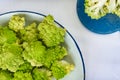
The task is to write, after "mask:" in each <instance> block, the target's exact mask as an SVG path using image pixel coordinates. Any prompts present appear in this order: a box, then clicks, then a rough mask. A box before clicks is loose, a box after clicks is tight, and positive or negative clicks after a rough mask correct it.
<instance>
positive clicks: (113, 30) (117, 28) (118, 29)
mask: <svg viewBox="0 0 120 80" xmlns="http://www.w3.org/2000/svg"><path fill="white" fill-rule="evenodd" d="M80 1H83V2H84V1H85V0H77V4H76V13H77V16H78V19H79V20H80V22H81V23H82V25H83V26H84V27H85V28H86V29H88V30H89V31H91V32H93V33H96V34H101V35H107V34H112V33H115V32H118V31H120V28H119V27H116V28H114V29H110V30H107V31H101V30H96V29H95V28H94V29H92V28H90V27H88V25H86V24H85V23H84V21H83V20H82V19H81V16H80V11H79V9H82V8H81V7H79V6H78V5H80ZM81 5H84V4H81ZM84 14H86V13H84ZM86 15H87V14H86ZM110 15H112V16H113V14H111V13H108V14H107V15H106V16H110ZM106 16H105V17H106ZM114 16H115V15H114ZM85 17H86V16H85ZM88 17H89V16H88ZM101 19H102V20H103V17H102V18H101ZM94 20H95V19H94ZM99 20H100V19H99ZM112 25H113V24H112Z"/></svg>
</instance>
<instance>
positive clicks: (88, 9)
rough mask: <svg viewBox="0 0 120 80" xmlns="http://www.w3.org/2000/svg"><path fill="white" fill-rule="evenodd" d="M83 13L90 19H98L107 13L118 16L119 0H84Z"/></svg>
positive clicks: (119, 14) (119, 9)
mask: <svg viewBox="0 0 120 80" xmlns="http://www.w3.org/2000/svg"><path fill="white" fill-rule="evenodd" d="M84 5H85V13H87V14H88V16H90V17H91V18H92V19H100V18H101V17H103V16H105V15H106V14H107V13H115V14H116V15H118V16H120V0H85V4H84Z"/></svg>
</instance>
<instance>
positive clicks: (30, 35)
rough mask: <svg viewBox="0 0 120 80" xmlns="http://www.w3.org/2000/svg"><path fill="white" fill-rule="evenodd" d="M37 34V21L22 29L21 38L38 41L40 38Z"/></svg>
mask: <svg viewBox="0 0 120 80" xmlns="http://www.w3.org/2000/svg"><path fill="white" fill-rule="evenodd" d="M37 35H38V31H37V24H36V23H35V22H34V23H32V24H30V25H29V26H26V27H25V29H22V30H20V39H22V41H27V42H31V41H36V40H37V39H38V36H37Z"/></svg>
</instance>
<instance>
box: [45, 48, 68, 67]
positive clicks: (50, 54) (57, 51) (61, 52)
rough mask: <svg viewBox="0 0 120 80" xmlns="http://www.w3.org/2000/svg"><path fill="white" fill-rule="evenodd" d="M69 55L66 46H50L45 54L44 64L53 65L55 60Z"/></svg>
mask: <svg viewBox="0 0 120 80" xmlns="http://www.w3.org/2000/svg"><path fill="white" fill-rule="evenodd" d="M66 55H67V50H66V49H65V48H64V47H61V46H56V47H51V48H48V49H47V51H46V53H45V56H44V63H43V64H44V65H45V66H46V67H48V68H50V67H51V65H52V63H53V64H54V61H56V60H61V59H63V58H64V57H65V56H66Z"/></svg>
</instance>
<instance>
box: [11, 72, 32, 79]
mask: <svg viewBox="0 0 120 80" xmlns="http://www.w3.org/2000/svg"><path fill="white" fill-rule="evenodd" d="M12 80H33V78H32V75H31V73H30V72H22V71H17V72H15V73H14V78H13V79H12Z"/></svg>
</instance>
